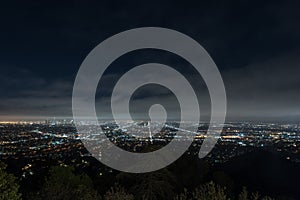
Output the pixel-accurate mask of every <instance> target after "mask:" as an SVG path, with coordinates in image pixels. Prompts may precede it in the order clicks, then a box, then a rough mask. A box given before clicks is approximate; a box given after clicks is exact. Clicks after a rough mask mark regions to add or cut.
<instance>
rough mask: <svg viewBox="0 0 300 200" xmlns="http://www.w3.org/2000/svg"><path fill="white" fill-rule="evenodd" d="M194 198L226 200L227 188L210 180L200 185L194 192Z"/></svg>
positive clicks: (198, 199)
mask: <svg viewBox="0 0 300 200" xmlns="http://www.w3.org/2000/svg"><path fill="white" fill-rule="evenodd" d="M193 197H194V199H197V200H226V199H227V197H226V193H225V188H223V187H221V186H219V185H216V184H215V183H214V182H209V183H206V184H203V185H200V186H199V187H197V188H196V189H195V191H194V192H193Z"/></svg>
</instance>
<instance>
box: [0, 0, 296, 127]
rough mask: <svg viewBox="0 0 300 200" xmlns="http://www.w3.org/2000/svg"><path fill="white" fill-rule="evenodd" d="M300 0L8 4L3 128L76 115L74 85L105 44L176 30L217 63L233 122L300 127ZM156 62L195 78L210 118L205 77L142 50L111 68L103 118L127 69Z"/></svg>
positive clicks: (160, 96) (137, 102)
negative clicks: (149, 30)
mask: <svg viewBox="0 0 300 200" xmlns="http://www.w3.org/2000/svg"><path fill="white" fill-rule="evenodd" d="M299 8H300V2H297V1H284V2H283V1H276V0H275V1H257V0H254V1H246V0H244V1H226V2H221V1H220V2H217V1H209V2H198V1H195V2H191V3H186V2H185V3H184V4H181V3H179V1H178V2H177V1H163V2H162V1H148V2H133V1H130V2H123V1H120V2H119V3H115V2H114V3H113V2H110V1H72V2H67V1H66V2H63V1H49V0H46V1H26V2H25V1H21V0H20V1H17V0H12V1H6V2H2V4H1V8H0V11H1V12H0V20H1V32H0V36H1V37H0V44H1V52H0V58H1V59H0V69H1V73H0V121H10V120H23V119H24V120H26V119H46V118H47V117H53V116H57V117H59V116H62V117H72V87H73V82H74V80H75V76H76V73H77V71H78V69H79V67H80V64H81V62H82V61H83V59H84V58H85V56H86V55H87V54H88V53H89V52H90V51H91V50H92V49H93V48H94V47H95V46H96V45H97V44H99V43H100V42H102V41H103V40H105V39H106V38H108V37H110V36H112V35H114V34H116V33H119V32H121V31H125V30H128V29H132V28H137V27H146V26H156V27H165V28H170V29H174V30H177V31H180V32H182V33H184V34H186V35H188V36H190V37H192V38H193V39H195V40H196V41H197V42H199V43H200V44H201V45H202V46H203V47H204V48H205V49H206V50H207V51H208V53H209V54H210V55H211V57H212V58H213V59H214V61H215V63H216V65H217V66H218V68H219V70H220V72H221V74H222V77H223V80H224V84H225V88H226V92H227V98H228V112H227V121H294V122H298V121H300V103H299V102H300V78H299V77H300V76H299V75H300V67H299V65H300V56H299V55H300V26H299V24H300V12H299ZM147 62H159V63H163V64H167V65H169V66H172V67H174V68H175V69H177V70H179V71H181V72H182V73H184V74H185V76H186V77H187V78H188V79H190V81H191V83H192V84H193V86H194V87H195V89H196V91H197V95H198V98H199V101H200V105H202V108H201V111H202V114H203V119H207V118H208V117H209V106H210V104H209V96H208V94H207V91H206V87H205V85H204V83H203V81H202V80H201V77H200V76H197V75H195V74H194V71H193V70H192V69H191V68H192V67H191V66H190V65H189V64H188V63H186V62H185V61H184V60H183V59H179V58H177V57H176V56H174V55H172V54H171V53H168V52H161V51H153V50H149V49H148V50H143V51H137V52H132V53H129V54H128V55H124V56H122V57H120V58H119V59H118V60H117V61H116V62H114V63H113V64H112V65H111V66H110V70H108V71H107V73H106V76H105V77H104V78H103V79H102V81H103V82H102V83H100V85H99V86H100V87H99V90H98V91H97V95H96V102H97V110H98V111H99V112H98V113H97V114H98V115H100V116H108V117H109V116H110V111H109V108H110V105H109V98H110V95H111V89H112V88H113V86H114V84H115V83H116V81H117V80H118V78H120V76H121V75H122V74H123V73H124V72H126V71H128V70H129V69H130V68H132V67H134V66H136V65H139V64H143V63H147ZM150 90H151V89H149V88H148V89H147V88H144V90H142V88H141V90H139V91H137V93H136V94H135V98H133V101H132V107H133V110H135V111H136V112H144V110H145V109H146V107H145V105H148V104H151V102H157V101H162V102H164V103H165V104H166V105H168V106H169V109H170V113H174V115H176V105H177V104H176V100H174V97H172V94H171V93H170V92H169V91H167V90H165V89H164V88H156V89H155V91H154V92H153V90H151V91H152V92H148V91H150Z"/></svg>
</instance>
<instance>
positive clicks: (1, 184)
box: [0, 163, 21, 200]
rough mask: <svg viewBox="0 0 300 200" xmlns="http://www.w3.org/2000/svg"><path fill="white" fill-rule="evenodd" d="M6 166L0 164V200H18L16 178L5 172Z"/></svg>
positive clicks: (19, 196)
mask: <svg viewBox="0 0 300 200" xmlns="http://www.w3.org/2000/svg"><path fill="white" fill-rule="evenodd" d="M5 169H6V165H4V164H3V163H0V200H11V199H13V200H19V199H21V194H20V193H19V185H18V184H17V183H16V178H15V177H14V176H13V175H12V174H8V173H6V171H5Z"/></svg>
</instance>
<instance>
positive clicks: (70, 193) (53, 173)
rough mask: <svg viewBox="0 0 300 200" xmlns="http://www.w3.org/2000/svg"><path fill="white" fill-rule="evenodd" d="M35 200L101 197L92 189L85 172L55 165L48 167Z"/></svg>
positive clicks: (91, 198)
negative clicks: (47, 173)
mask: <svg viewBox="0 0 300 200" xmlns="http://www.w3.org/2000/svg"><path fill="white" fill-rule="evenodd" d="M49 174H50V175H49V178H47V179H46V181H45V184H44V185H43V187H42V189H41V191H40V192H39V193H38V194H37V195H36V196H35V197H34V199H36V200H38V199H39V200H50V199H51V200H62V199H64V200H89V199H90V200H96V199H100V198H101V197H100V196H99V195H98V194H97V192H96V191H95V190H94V189H93V184H92V181H91V179H90V178H89V177H88V176H87V175H86V174H79V175H75V174H74V168H73V167H60V166H55V167H52V168H51V169H50V173H49Z"/></svg>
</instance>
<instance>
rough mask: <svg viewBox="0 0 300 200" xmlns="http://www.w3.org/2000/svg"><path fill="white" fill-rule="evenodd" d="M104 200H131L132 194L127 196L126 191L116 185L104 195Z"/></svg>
mask: <svg viewBox="0 0 300 200" xmlns="http://www.w3.org/2000/svg"><path fill="white" fill-rule="evenodd" d="M104 199H105V200H133V199H134V197H133V195H132V194H128V193H127V192H126V190H125V189H124V188H123V187H121V186H120V185H118V184H116V185H115V186H114V187H111V188H110V190H109V191H107V192H106V193H105V195H104Z"/></svg>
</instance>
